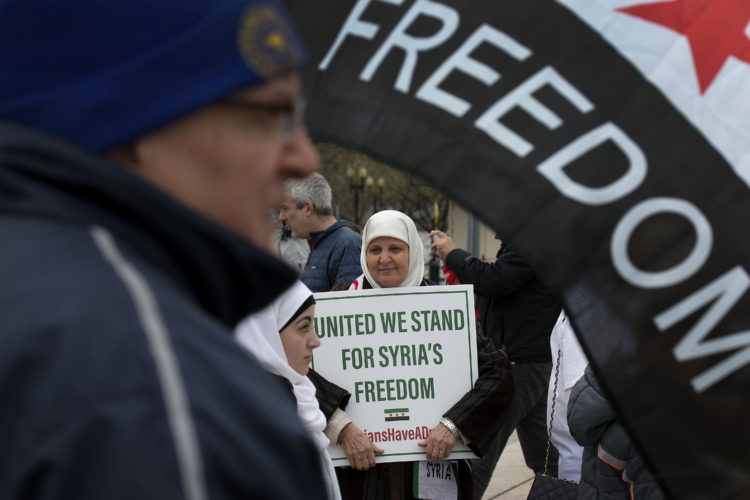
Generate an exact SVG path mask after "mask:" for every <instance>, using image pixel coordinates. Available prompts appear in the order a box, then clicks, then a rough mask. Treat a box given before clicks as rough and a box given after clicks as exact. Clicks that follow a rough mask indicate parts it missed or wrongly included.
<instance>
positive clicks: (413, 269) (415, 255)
mask: <svg viewBox="0 0 750 500" xmlns="http://www.w3.org/2000/svg"><path fill="white" fill-rule="evenodd" d="M381 236H390V237H392V238H396V239H398V240H401V241H403V242H404V243H406V244H407V245H409V272H407V273H406V278H404V281H402V282H401V284H400V285H398V286H419V285H420V284H421V283H422V279H423V278H424V251H423V249H422V240H421V239H420V238H419V233H417V226H416V225H415V224H414V221H413V220H411V217H409V216H408V215H406V214H405V213H402V212H399V211H397V210H383V211H381V212H378V213H376V214H374V215H373V216H372V217H370V220H368V221H367V224H365V228H364V230H363V231H362V252H361V254H360V257H359V262H360V264H361V265H362V270H363V271H364V275H365V277H366V278H367V281H368V282H369V283H370V285H372V287H373V288H382V287H381V286H380V285H378V284H377V283H375V280H374V279H373V278H372V275H371V274H370V270H369V269H368V268H367V247H368V246H369V245H370V242H371V241H372V240H374V239H375V238H379V237H381Z"/></svg>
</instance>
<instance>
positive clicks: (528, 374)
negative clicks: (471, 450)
mask: <svg viewBox="0 0 750 500" xmlns="http://www.w3.org/2000/svg"><path fill="white" fill-rule="evenodd" d="M551 372H552V362H551V361H547V362H544V363H515V364H513V399H512V400H511V404H510V410H509V411H508V420H507V421H506V423H505V424H504V425H503V426H502V427H501V428H500V430H499V431H498V433H497V436H495V439H494V441H493V442H492V445H490V448H489V450H488V451H487V453H485V455H484V457H483V458H479V459H475V460H471V469H472V476H473V481H474V500H479V499H481V498H482V495H483V494H484V492H485V490H486V489H487V485H488V484H489V483H490V479H491V478H492V473H493V472H494V470H495V465H497V461H498V460H499V459H500V455H501V454H502V453H503V450H504V449H505V445H506V443H507V442H508V438H510V435H511V434H513V431H514V430H515V431H516V432H517V434H518V441H519V442H520V444H521V450H523V457H524V460H525V461H526V465H527V466H528V467H529V468H530V469H532V470H533V471H534V472H535V473H542V472H544V462H545V456H546V453H547V388H548V386H549V378H550V374H551ZM547 472H548V473H549V474H551V475H554V476H557V450H556V449H555V447H554V446H551V447H550V456H549V467H548V469H547Z"/></svg>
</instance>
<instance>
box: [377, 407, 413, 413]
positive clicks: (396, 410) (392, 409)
mask: <svg viewBox="0 0 750 500" xmlns="http://www.w3.org/2000/svg"><path fill="white" fill-rule="evenodd" d="M407 411H409V408H388V409H385V410H383V413H404V412H407Z"/></svg>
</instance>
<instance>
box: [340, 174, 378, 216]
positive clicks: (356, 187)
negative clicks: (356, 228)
mask: <svg viewBox="0 0 750 500" xmlns="http://www.w3.org/2000/svg"><path fill="white" fill-rule="evenodd" d="M346 176H347V177H348V178H349V189H351V190H352V192H353V193H354V223H355V224H359V193H360V191H362V190H364V188H365V183H366V179H368V177H367V169H366V168H365V167H361V168H360V169H359V170H357V172H356V175H355V172H354V169H353V168H351V167H349V168H347V169H346ZM369 179H370V180H371V181H372V178H371V177H370V178H369Z"/></svg>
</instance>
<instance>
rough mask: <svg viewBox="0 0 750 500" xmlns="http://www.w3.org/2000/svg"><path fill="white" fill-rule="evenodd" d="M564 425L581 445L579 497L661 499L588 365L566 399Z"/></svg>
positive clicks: (659, 488)
mask: <svg viewBox="0 0 750 500" xmlns="http://www.w3.org/2000/svg"><path fill="white" fill-rule="evenodd" d="M567 417H568V427H569V428H570V434H571V436H573V439H575V440H576V442H578V444H580V445H581V446H583V457H582V462H581V483H580V485H579V486H578V498H579V499H580V500H662V499H664V498H665V497H664V493H663V492H662V490H661V487H660V486H659V484H658V483H657V482H656V479H655V478H654V476H653V475H652V474H651V471H650V470H649V468H648V465H646V463H645V461H644V460H643V456H642V455H641V454H640V453H639V452H638V450H637V449H636V447H635V445H634V444H633V441H632V440H631V439H630V436H629V435H628V433H627V432H626V431H625V428H624V427H623V426H622V424H621V423H620V422H619V421H618V419H617V414H616V413H615V410H614V409H613V408H612V406H611V405H610V403H609V400H608V399H607V397H606V396H605V394H604V390H603V389H602V387H601V386H600V385H599V382H598V380H597V379H596V377H595V376H594V372H593V371H592V369H591V366H590V365H589V366H588V367H586V371H585V372H584V374H583V376H582V377H581V378H580V379H579V380H578V382H576V385H575V386H574V387H573V392H571V394H570V400H569V401H568V415H567Z"/></svg>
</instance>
